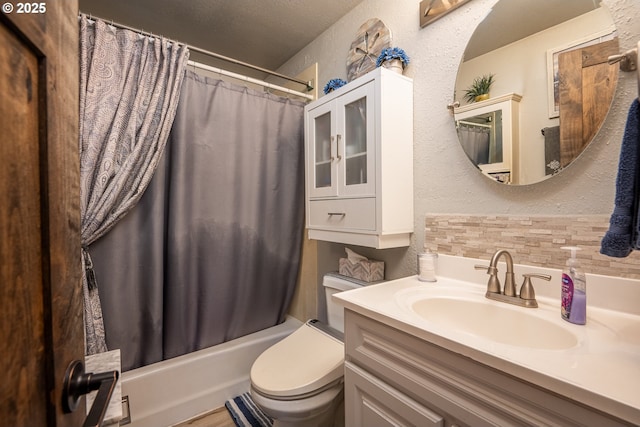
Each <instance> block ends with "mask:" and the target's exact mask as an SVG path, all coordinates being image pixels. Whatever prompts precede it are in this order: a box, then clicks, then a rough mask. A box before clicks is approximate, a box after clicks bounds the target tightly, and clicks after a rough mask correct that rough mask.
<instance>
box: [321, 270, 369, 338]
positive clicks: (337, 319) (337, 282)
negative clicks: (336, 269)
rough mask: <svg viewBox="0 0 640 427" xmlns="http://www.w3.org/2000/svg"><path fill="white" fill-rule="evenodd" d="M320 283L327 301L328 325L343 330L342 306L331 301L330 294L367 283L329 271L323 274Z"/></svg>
mask: <svg viewBox="0 0 640 427" xmlns="http://www.w3.org/2000/svg"><path fill="white" fill-rule="evenodd" d="M322 285H323V286H324V294H325V300H326V302H327V321H328V323H329V326H331V327H332V328H333V329H336V330H338V331H340V332H344V308H343V307H342V306H341V305H339V304H336V303H335V302H333V301H332V300H331V295H333V294H335V293H337V292H343V291H348V290H351V289H357V288H360V287H362V286H366V285H368V283H367V282H363V281H360V280H357V279H351V278H349V277H346V276H341V275H339V274H337V273H329V274H325V275H324V278H323V280H322Z"/></svg>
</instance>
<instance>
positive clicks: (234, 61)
mask: <svg viewBox="0 0 640 427" xmlns="http://www.w3.org/2000/svg"><path fill="white" fill-rule="evenodd" d="M80 14H81V15H82V14H83V13H82V12H80ZM84 15H87V14H86V13H84ZM87 16H89V19H91V20H93V19H100V20H101V21H104V22H105V23H108V24H109V25H111V26H114V27H118V28H122V29H125V30H130V31H134V32H136V33H138V34H142V35H143V36H146V37H154V38H155V37H156V35H154V34H153V33H148V32H146V31H142V30H139V29H137V28H133V27H129V26H127V25H124V24H119V23H117V22H113V21H112V20H108V19H103V18H100V17H98V16H93V15H92V14H88V15H87ZM176 43H180V44H183V45H185V46H187V48H188V49H189V50H192V51H194V52H197V53H200V54H203V55H206V56H211V57H213V58H216V59H220V60H223V61H226V62H230V63H232V64H236V65H240V66H243V67H246V68H251V69H253V70H256V71H261V72H263V73H266V74H270V75H272V76H275V77H280V78H281V79H285V80H289V81H291V82H294V83H298V84H301V85H303V86H305V88H306V89H307V91H311V90H313V84H312V82H311V81H306V82H305V81H303V80H299V79H296V78H294V77H289V76H285V75H284V74H280V73H278V72H276V71H271V70H267V69H266V68H262V67H258V66H257V65H253V64H249V63H247V62H242V61H239V60H237V59H234V58H229V57H228V56H224V55H220V54H219V53H215V52H211V51H208V50H205V49H201V48H199V47H196V46H191V45H188V44H186V43H181V42H178V41H176Z"/></svg>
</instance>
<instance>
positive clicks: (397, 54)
mask: <svg viewBox="0 0 640 427" xmlns="http://www.w3.org/2000/svg"><path fill="white" fill-rule="evenodd" d="M392 59H399V60H400V61H402V68H404V67H406V66H407V65H408V64H409V57H408V56H407V54H406V53H405V51H404V50H402V49H400V48H399V47H386V48H384V49H382V52H380V56H378V60H377V61H376V67H379V66H380V65H382V63H383V62H385V61H391V60H392Z"/></svg>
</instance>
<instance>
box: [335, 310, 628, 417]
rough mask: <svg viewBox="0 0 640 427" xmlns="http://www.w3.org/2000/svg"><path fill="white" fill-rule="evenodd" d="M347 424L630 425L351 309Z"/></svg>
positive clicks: (347, 329) (348, 318) (347, 332)
mask: <svg viewBox="0 0 640 427" xmlns="http://www.w3.org/2000/svg"><path fill="white" fill-rule="evenodd" d="M345 316H346V317H345V351H346V356H345V408H346V414H345V415H346V419H345V421H346V425H348V426H350V427H365V426H366V427H368V426H387V425H388V426H392V425H393V426H405V425H406V426H410V425H413V426H443V427H444V426H448V427H449V426H451V427H452V426H474V427H479V426H512V425H517V426H542V425H545V426H622V425H629V424H627V423H625V422H624V421H622V420H620V419H618V418H616V417H615V415H613V414H605V413H603V412H600V411H597V410H595V409H593V408H590V407H588V406H586V405H583V404H582V403H580V402H579V398H578V397H577V396H576V397H573V398H572V397H565V396H560V395H558V394H556V393H554V392H553V391H550V390H546V389H543V388H541V387H538V386H536V385H533V384H531V383H528V382H526V381H524V380H521V379H519V378H515V377H513V376H510V375H508V374H505V373H503V372H500V371H498V370H496V369H493V368H490V367H488V366H485V365H483V364H481V363H479V362H476V361H475V360H473V359H470V358H468V357H465V356H462V355H460V354H457V353H454V352H452V351H449V350H447V349H445V348H443V347H440V346H438V345H435V344H432V343H430V342H427V341H423V340H421V339H418V338H416V337H414V336H412V335H410V334H407V333H405V332H403V331H400V330H398V329H395V328H393V327H390V326H387V325H385V324H383V323H381V322H379V321H377V320H374V319H371V318H369V317H367V316H363V315H361V314H359V313H355V312H353V311H351V310H348V309H347V310H345Z"/></svg>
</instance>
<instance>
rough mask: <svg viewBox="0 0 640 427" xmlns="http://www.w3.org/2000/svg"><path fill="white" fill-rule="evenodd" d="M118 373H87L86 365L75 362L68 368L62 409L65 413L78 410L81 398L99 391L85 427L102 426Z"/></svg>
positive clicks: (63, 390)
mask: <svg viewBox="0 0 640 427" xmlns="http://www.w3.org/2000/svg"><path fill="white" fill-rule="evenodd" d="M118 376H119V375H118V371H110V372H100V373H97V374H94V373H92V372H89V373H85V371H84V365H83V363H82V362H81V361H79V360H74V361H73V362H71V363H70V364H69V366H68V367H67V372H66V374H65V376H64V385H63V389H62V408H63V410H64V412H66V413H70V412H73V411H75V410H76V408H77V407H78V403H79V402H80V397H82V395H84V394H87V393H90V392H92V391H94V390H98V394H97V395H96V398H95V400H94V401H93V406H91V410H90V411H89V415H87V419H86V420H85V422H84V427H89V426H91V427H97V426H100V424H102V420H103V419H104V415H105V413H106V412H107V407H108V406H109V401H110V400H111V395H112V394H113V390H114V389H115V385H116V382H117V381H118Z"/></svg>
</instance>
